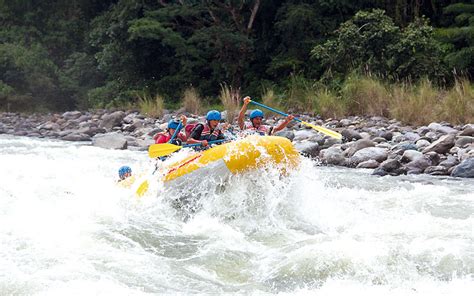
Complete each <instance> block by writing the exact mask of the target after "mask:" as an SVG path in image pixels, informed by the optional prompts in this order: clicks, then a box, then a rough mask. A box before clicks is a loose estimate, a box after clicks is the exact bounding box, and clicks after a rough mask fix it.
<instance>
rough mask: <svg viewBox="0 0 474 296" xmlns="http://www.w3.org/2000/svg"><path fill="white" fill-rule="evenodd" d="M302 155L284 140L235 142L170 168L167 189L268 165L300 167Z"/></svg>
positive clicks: (267, 138) (254, 138)
mask: <svg viewBox="0 0 474 296" xmlns="http://www.w3.org/2000/svg"><path fill="white" fill-rule="evenodd" d="M299 161H300V155H299V153H298V151H296V149H295V148H294V147H293V145H292V143H291V142H290V141H289V140H288V139H287V138H283V137H275V136H249V137H247V138H244V139H241V140H237V141H234V142H229V143H225V144H222V145H217V146H214V147H213V148H210V149H208V150H205V151H202V152H198V153H196V154H193V155H191V156H189V157H187V158H185V159H183V160H181V161H179V162H176V163H173V164H171V165H170V166H169V167H167V169H166V170H165V172H164V176H163V179H162V180H163V183H164V185H165V186H166V187H168V188H169V187H170V186H171V187H180V186H181V185H185V184H186V185H189V184H192V183H194V182H200V181H202V178H209V177H211V178H213V179H216V178H217V179H224V178H226V177H227V176H229V175H230V174H238V173H242V172H246V171H250V170H254V169H256V168H260V167H264V166H266V165H273V166H277V167H278V168H280V169H282V170H286V169H288V168H294V167H295V166H297V165H298V164H299Z"/></svg>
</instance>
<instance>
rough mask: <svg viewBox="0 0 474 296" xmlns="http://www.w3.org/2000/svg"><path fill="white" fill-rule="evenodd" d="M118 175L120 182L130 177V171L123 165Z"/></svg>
mask: <svg viewBox="0 0 474 296" xmlns="http://www.w3.org/2000/svg"><path fill="white" fill-rule="evenodd" d="M118 173H119V178H120V179H119V180H118V182H122V181H123V180H125V179H127V178H129V177H131V176H132V169H131V168H130V167H129V166H127V165H124V166H122V167H120V169H119V171H118Z"/></svg>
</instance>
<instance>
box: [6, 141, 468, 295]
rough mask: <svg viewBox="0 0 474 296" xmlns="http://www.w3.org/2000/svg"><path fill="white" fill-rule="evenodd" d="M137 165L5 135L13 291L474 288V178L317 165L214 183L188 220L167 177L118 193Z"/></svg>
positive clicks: (135, 158) (137, 159)
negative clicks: (122, 178) (123, 171)
mask: <svg viewBox="0 0 474 296" xmlns="http://www.w3.org/2000/svg"><path fill="white" fill-rule="evenodd" d="M180 153H181V152H180ZM182 153H185V152H184V151H183V152H182ZM124 164H128V165H130V166H131V167H132V169H133V171H134V173H138V172H145V177H149V175H150V170H151V168H152V166H153V163H152V161H151V160H150V159H148V157H147V154H146V153H145V152H139V151H128V150H124V151H117V150H105V149H101V148H97V147H92V146H90V145H88V144H87V143H86V144H84V143H71V142H61V141H53V140H45V139H33V138H24V137H14V136H6V135H0V240H1V245H0V295H11V294H13V295H77V294H80V295H154V294H176V293H180V294H258V295H266V294H269V295H270V294H281V295H294V294H296V295H315V294H316V295H339V294H345V295H347V294H351V295H354V294H355V295H472V294H471V293H472V291H474V180H472V179H454V178H439V177H431V176H425V175H423V176H398V177H390V176H387V177H374V176H371V175H370V170H356V169H347V168H331V167H322V166H319V165H317V163H316V162H314V161H311V160H309V159H304V160H303V162H302V164H301V167H300V168H299V169H298V170H296V171H293V172H290V174H289V175H288V176H286V177H282V176H280V175H279V174H278V173H277V171H276V170H271V169H269V170H266V171H265V172H254V173H250V174H246V175H243V176H236V177H232V178H231V180H230V182H229V183H227V184H224V185H222V186H219V187H218V188H212V186H211V185H212V184H209V186H207V187H208V188H207V189H206V190H202V191H201V192H199V195H200V196H201V202H200V205H201V206H200V210H198V211H197V212H196V213H193V214H191V215H189V216H187V219H183V213H182V212H181V211H180V210H179V209H176V208H174V207H173V206H172V203H171V202H170V196H168V195H167V193H166V191H163V190H162V189H161V188H160V186H159V183H158V182H153V184H152V186H150V190H149V191H148V192H147V194H146V195H145V196H143V197H142V198H136V197H135V196H134V195H133V190H129V189H125V188H122V187H120V186H117V184H116V180H117V170H118V168H119V167H120V166H121V165H124ZM214 187H215V186H214Z"/></svg>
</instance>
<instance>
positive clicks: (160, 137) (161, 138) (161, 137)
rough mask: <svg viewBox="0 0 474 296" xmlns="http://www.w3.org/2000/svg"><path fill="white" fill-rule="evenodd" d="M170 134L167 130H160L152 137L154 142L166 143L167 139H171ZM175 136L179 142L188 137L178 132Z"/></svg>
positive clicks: (184, 140)
mask: <svg viewBox="0 0 474 296" xmlns="http://www.w3.org/2000/svg"><path fill="white" fill-rule="evenodd" d="M171 137H172V135H170V133H169V132H168V131H166V132H161V133H157V134H156V135H155V136H154V137H153V139H154V140H155V144H163V143H168V142H169V140H170V139H171ZM176 138H177V139H179V140H180V141H181V142H186V139H187V138H188V137H187V136H185V135H184V134H183V133H181V132H179V133H178V134H177V135H176Z"/></svg>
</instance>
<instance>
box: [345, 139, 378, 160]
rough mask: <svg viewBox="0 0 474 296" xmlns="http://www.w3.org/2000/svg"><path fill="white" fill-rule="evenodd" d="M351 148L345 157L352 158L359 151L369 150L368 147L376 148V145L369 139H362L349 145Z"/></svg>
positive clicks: (346, 151)
mask: <svg viewBox="0 0 474 296" xmlns="http://www.w3.org/2000/svg"><path fill="white" fill-rule="evenodd" d="M349 145H350V146H349V148H348V149H347V150H345V151H344V156H346V157H351V156H353V155H354V153H356V152H357V151H359V150H361V149H364V148H367V147H374V146H375V143H374V142H372V141H371V140H367V139H360V140H358V141H356V142H354V143H350V144H349Z"/></svg>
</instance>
